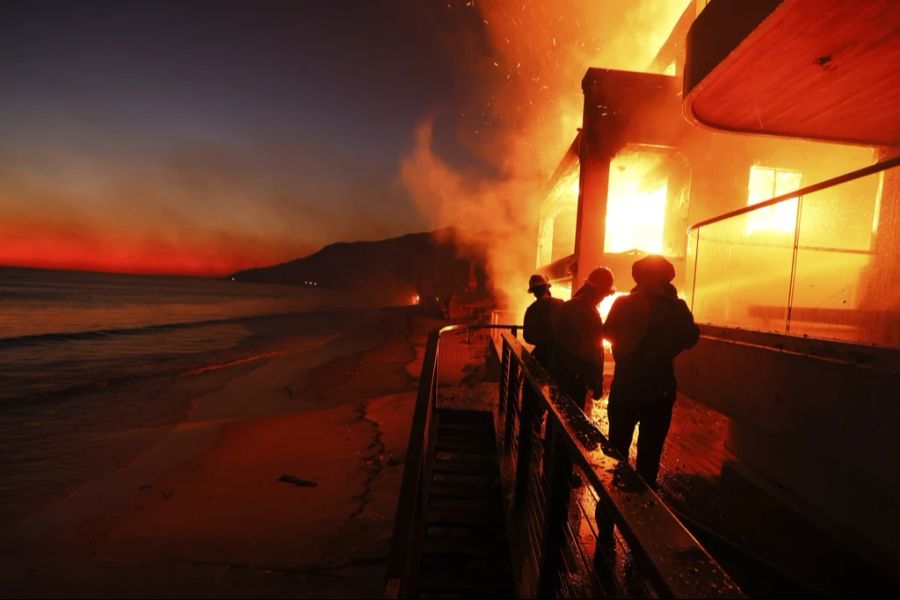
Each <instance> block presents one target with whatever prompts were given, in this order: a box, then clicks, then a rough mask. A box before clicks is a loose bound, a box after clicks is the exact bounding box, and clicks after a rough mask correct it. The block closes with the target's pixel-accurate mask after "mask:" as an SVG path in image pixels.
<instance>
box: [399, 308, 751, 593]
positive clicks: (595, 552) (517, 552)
mask: <svg viewBox="0 0 900 600" xmlns="http://www.w3.org/2000/svg"><path fill="white" fill-rule="evenodd" d="M515 329H516V328H515V327H514V326H508V325H493V326H490V325H483V326H472V327H462V326H455V327H449V328H444V329H442V330H441V331H435V332H432V333H431V334H430V335H429V338H428V344H427V347H426V353H425V362H424V365H423V368H422V376H421V379H420V382H419V393H418V398H417V404H416V409H415V414H414V416H413V424H412V429H411V432H410V442H409V446H408V450H407V462H406V470H405V471H404V476H403V483H402V487H401V493H400V501H399V503H398V508H397V515H396V519H395V523H394V537H393V543H392V547H391V554H390V559H389V563H388V573H387V580H386V588H385V596H386V597H392V598H396V597H407V596H409V595H411V594H414V593H415V590H416V584H417V581H416V577H417V574H418V573H417V571H418V566H419V565H418V560H419V556H420V553H421V545H422V537H423V531H422V530H423V522H424V512H425V509H426V508H427V507H426V506H425V504H426V502H427V492H426V491H425V490H426V488H427V485H426V483H427V478H428V476H429V473H428V464H427V463H428V460H427V456H428V449H429V447H430V446H431V445H432V444H434V436H435V427H433V423H434V413H435V410H436V408H438V407H439V405H441V403H442V402H445V401H448V400H449V401H452V398H448V394H449V395H450V396H452V392H450V390H456V389H459V384H460V383H466V381H467V378H469V377H470V375H471V373H467V367H466V366H465V365H466V364H471V361H472V360H473V359H474V360H479V359H480V358H481V357H482V356H483V355H482V354H480V353H482V352H483V351H482V350H479V349H478V348H479V347H482V348H484V349H485V350H486V347H487V346H488V340H489V337H488V335H487V334H486V333H487V332H488V331H491V330H499V331H500V332H501V336H500V341H499V344H498V345H497V346H495V347H496V348H498V350H499V353H500V374H499V386H498V387H499V404H498V406H497V407H496V412H495V425H496V428H497V441H498V446H499V450H498V451H499V453H500V459H501V460H500V462H501V470H502V472H503V476H504V477H503V479H504V484H505V487H506V489H507V494H506V495H507V531H508V536H509V538H510V543H511V557H512V565H513V576H514V578H515V579H516V590H517V593H518V595H519V596H520V597H596V596H604V597H621V596H640V597H653V596H658V597H741V595H742V594H741V591H740V589H739V588H738V587H737V586H736V585H735V584H734V583H733V582H732V581H731V579H730V578H729V577H728V575H727V574H725V573H724V571H722V569H721V568H720V567H719V565H718V564H717V563H716V562H715V561H714V560H713V559H712V558H711V557H710V556H709V554H708V553H707V552H706V551H705V550H704V549H703V548H702V547H701V546H700V544H699V543H698V542H697V540H696V539H694V537H693V536H692V535H691V534H690V533H689V532H688V531H687V529H685V527H684V526H683V525H682V524H681V523H680V522H679V521H678V519H677V518H676V517H675V516H674V515H673V514H672V512H671V511H670V510H669V509H668V508H667V507H666V506H665V504H664V503H663V502H662V501H661V500H660V498H659V497H658V496H657V495H656V494H655V493H654V492H653V491H652V490H651V489H650V488H649V487H648V486H647V485H646V484H645V483H644V482H643V480H642V479H641V478H640V477H639V476H638V475H637V473H636V472H635V471H634V470H633V469H632V468H631V467H630V466H629V465H628V463H627V461H622V460H621V459H620V457H619V456H618V455H616V453H615V452H614V451H612V450H611V449H610V448H609V446H608V443H607V440H606V438H605V437H604V436H603V435H602V433H601V432H600V431H599V430H598V429H597V428H596V427H595V426H594V424H593V423H592V422H591V421H590V420H589V419H588V417H587V416H586V415H585V414H584V413H583V412H582V411H581V409H580V408H579V407H578V406H577V405H576V404H575V402H574V401H572V400H571V399H570V398H568V397H567V396H565V395H563V394H561V393H559V392H558V391H557V390H556V388H555V386H554V385H553V384H552V381H551V380H550V377H549V375H548V374H547V373H546V371H544V369H543V368H541V367H540V365H538V364H537V363H536V362H535V361H534V359H533V358H532V357H531V355H530V354H529V353H528V352H527V350H525V349H524V347H523V346H522V345H521V344H520V343H519V341H518V340H517V339H516V337H515V334H514V333H512V332H513V331H515ZM475 335H480V336H481V338H480V339H478V340H477V341H476V342H475V343H474V344H473V343H472V337H471V336H475ZM450 336H455V337H456V338H457V339H456V342H458V341H459V339H460V336H466V341H467V342H468V343H464V344H459V343H452V342H451V340H452V338H451V337H450ZM469 383H470V384H473V385H478V382H477V381H474V380H470V381H469Z"/></svg>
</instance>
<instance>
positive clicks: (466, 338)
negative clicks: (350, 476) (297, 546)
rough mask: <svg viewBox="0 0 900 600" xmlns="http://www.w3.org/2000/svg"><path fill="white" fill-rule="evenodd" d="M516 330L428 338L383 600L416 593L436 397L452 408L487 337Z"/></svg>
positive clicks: (447, 331)
mask: <svg viewBox="0 0 900 600" xmlns="http://www.w3.org/2000/svg"><path fill="white" fill-rule="evenodd" d="M516 329H518V326H516V325H503V324H490V325H450V326H447V327H444V328H442V329H439V330H435V331H432V332H430V333H429V334H428V341H427V342H426V345H425V357H424V361H423V363H422V373H421V375H420V377H419V390H418V394H417V396H416V406H415V410H414V412H413V419H412V425H411V428H410V433H409V443H408V445H407V450H406V465H405V468H404V471H403V481H402V482H401V485H400V497H399V500H398V503H397V513H396V516H395V518H394V530H393V536H392V542H391V551H390V556H389V558H388V567H387V576H386V583H385V594H384V596H385V598H401V597H409V596H410V595H412V594H413V593H414V592H415V590H416V589H417V584H418V581H417V577H418V569H419V559H420V555H421V551H422V538H423V534H424V532H423V526H424V516H425V511H426V509H427V506H426V505H425V503H426V502H427V494H426V491H425V490H426V482H427V478H428V475H429V464H428V457H429V450H430V449H431V448H432V447H433V446H434V443H435V435H436V428H435V427H434V415H435V410H436V409H437V408H438V404H439V398H440V396H441V394H440V393H439V390H440V391H441V392H443V396H444V398H443V400H444V401H446V402H448V403H449V404H452V403H453V401H454V399H453V398H448V397H447V396H449V395H451V390H459V389H461V388H460V386H459V384H461V383H463V382H464V381H466V379H467V378H469V377H470V375H471V374H470V373H469V372H467V369H468V368H469V367H470V366H471V365H473V364H476V363H477V361H478V360H482V361H483V360H484V359H486V357H487V351H488V340H489V337H488V336H489V334H490V333H491V332H493V331H500V330H508V331H515V330H516ZM439 382H440V384H439Z"/></svg>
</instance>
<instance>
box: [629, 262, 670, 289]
mask: <svg viewBox="0 0 900 600" xmlns="http://www.w3.org/2000/svg"><path fill="white" fill-rule="evenodd" d="M631 276H632V277H633V278H634V281H635V283H637V284H638V285H653V284H656V285H660V284H664V283H669V282H670V281H672V280H673V279H675V267H673V266H672V263H670V262H669V261H668V260H666V259H665V258H664V257H662V256H659V255H658V254H651V255H649V256H645V257H644V258H642V259H640V260H638V261H635V263H634V264H633V265H631Z"/></svg>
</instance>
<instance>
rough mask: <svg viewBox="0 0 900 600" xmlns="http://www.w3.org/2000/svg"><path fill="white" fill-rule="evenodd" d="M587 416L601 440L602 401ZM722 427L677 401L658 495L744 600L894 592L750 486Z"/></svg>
mask: <svg viewBox="0 0 900 600" xmlns="http://www.w3.org/2000/svg"><path fill="white" fill-rule="evenodd" d="M592 417H593V420H594V421H595V423H597V425H598V427H599V428H600V430H601V431H602V432H603V433H604V434H607V433H608V430H609V422H608V420H607V418H606V398H604V399H603V400H601V401H599V402H595V403H594V406H593V414H592ZM727 427H728V419H727V418H726V417H725V416H724V415H722V414H721V413H719V412H717V411H715V410H713V409H710V408H708V407H707V406H705V405H703V404H700V403H699V402H695V401H693V400H691V399H690V398H687V397H684V396H679V397H678V400H677V401H676V403H675V408H674V410H673V413H672V426H671V429H670V431H669V436H668V438H667V439H666V446H665V449H664V452H663V457H662V463H661V466H660V478H659V487H660V489H659V493H660V496H662V498H663V499H664V500H665V501H666V502H667V504H669V506H670V507H671V508H672V510H673V511H674V512H675V513H676V515H677V516H678V517H679V518H680V519H681V520H682V521H683V522H684V523H685V524H686V525H687V526H688V528H689V529H691V531H692V532H693V533H694V535H695V536H696V537H697V538H698V539H700V541H701V543H703V544H704V545H705V546H706V547H707V549H708V550H709V551H710V552H711V553H712V554H713V555H714V556H715V557H716V559H717V560H718V561H719V562H720V563H721V564H722V565H723V566H724V567H725V568H726V570H727V571H728V572H729V574H730V575H731V576H732V577H734V578H735V580H736V581H737V582H738V583H739V584H740V585H741V586H742V587H743V588H744V589H745V591H746V592H747V594H748V595H749V596H752V597H771V596H780V595H785V594H787V595H803V596H835V595H838V596H853V595H855V594H862V595H864V596H882V595H884V592H885V591H886V590H891V589H894V590H896V589H897V588H896V585H897V582H896V581H892V580H891V579H890V578H889V577H888V576H886V575H885V574H883V573H881V572H879V571H878V570H877V569H875V568H874V567H873V566H872V565H870V564H868V563H866V562H865V561H864V560H863V559H861V558H860V557H859V556H858V555H857V554H856V553H855V552H854V551H853V550H852V549H851V548H849V547H848V545H847V544H846V543H844V542H842V540H841V539H840V538H839V536H838V535H836V534H835V533H833V532H829V531H826V530H825V529H823V528H821V527H820V526H819V525H817V524H816V523H813V522H812V521H811V520H810V519H808V518H807V516H805V515H804V514H802V512H800V511H802V506H799V505H794V506H788V505H787V504H784V503H782V502H781V501H780V500H778V499H777V498H775V497H774V496H773V495H771V494H769V493H768V492H767V490H766V489H764V488H763V487H760V486H758V485H756V482H759V479H758V476H757V475H756V474H755V473H754V472H753V471H752V469H751V468H750V467H748V466H747V465H745V464H743V463H742V462H741V461H740V460H739V459H738V458H737V457H735V455H734V454H732V453H731V452H730V451H729V450H728V448H727V446H726V434H727ZM635 440H637V432H636V433H635ZM636 446H637V444H636V443H633V444H632V446H631V453H630V460H631V462H632V464H634V461H635V458H636V449H637V448H636Z"/></svg>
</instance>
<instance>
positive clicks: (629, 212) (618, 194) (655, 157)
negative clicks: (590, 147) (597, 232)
mask: <svg viewBox="0 0 900 600" xmlns="http://www.w3.org/2000/svg"><path fill="white" fill-rule="evenodd" d="M666 158H667V157H666V155H665V154H664V153H661V152H655V151H652V150H651V151H647V150H644V151H641V150H625V151H622V152H620V153H619V154H617V155H616V157H615V158H614V159H613V160H612V162H611V163H610V166H609V196H608V200H607V206H606V236H605V251H606V252H610V253H615V252H628V251H631V250H640V251H642V252H646V253H648V254H662V253H663V252H664V235H665V229H666V199H667V197H668V193H669V182H668V174H667V168H666V167H667V164H666V163H667V160H666Z"/></svg>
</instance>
